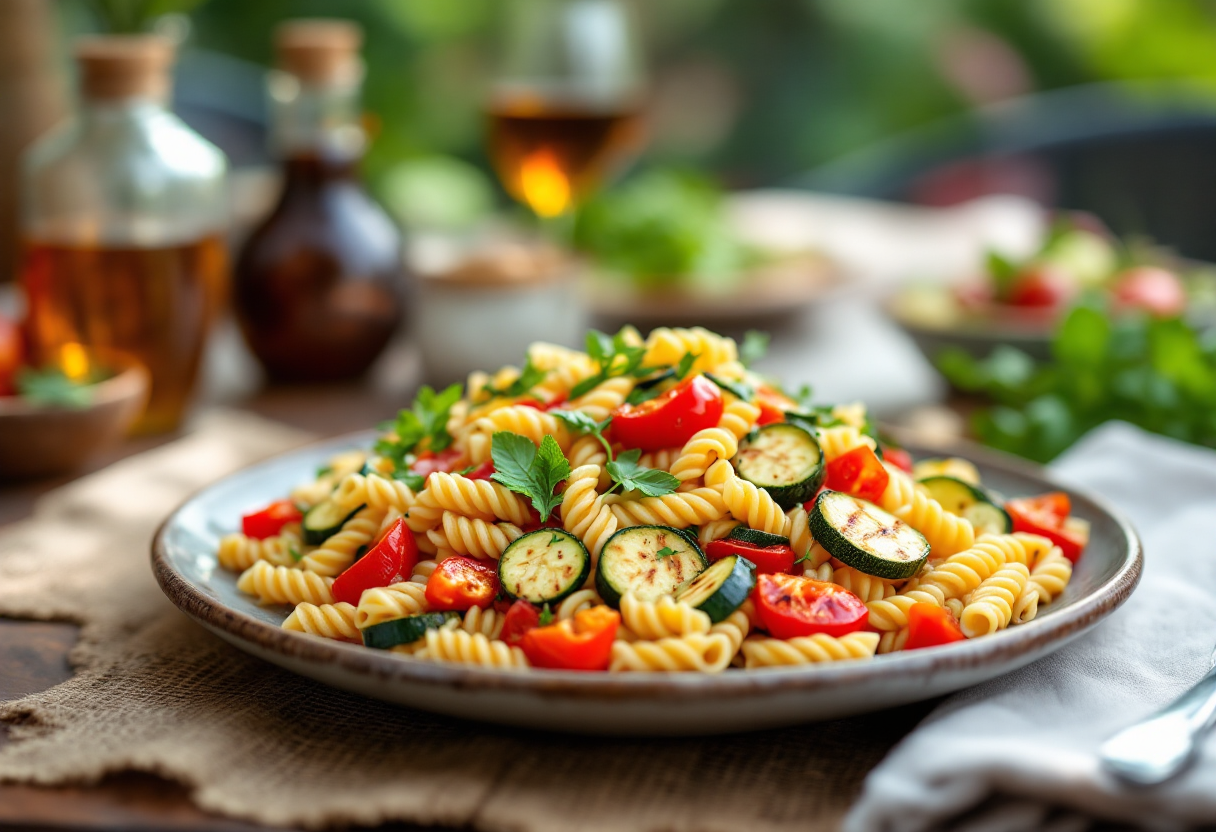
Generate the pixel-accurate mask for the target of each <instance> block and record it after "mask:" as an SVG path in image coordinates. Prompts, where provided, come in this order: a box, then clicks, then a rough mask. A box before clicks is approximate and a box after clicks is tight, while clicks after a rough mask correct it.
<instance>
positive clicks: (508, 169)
mask: <svg viewBox="0 0 1216 832" xmlns="http://www.w3.org/2000/svg"><path fill="white" fill-rule="evenodd" d="M489 116H490V125H489V143H490V157H491V159H492V161H493V163H494V168H495V170H496V172H497V173H498V177H499V179H500V180H501V181H502V183H503V186H504V187H505V188H506V189H507V192H508V193H509V194H510V195H511V196H512V197H514V198H515V199H516V200H518V201H520V202H522V203H524V204H525V205H527V206H529V207H530V208H531V209H532V210H533V211H535V212H536V213H537V214H538V215H540V216H542V217H555V216H558V215H559V214H562V213H564V212H565V211H566V210H567V209H568V208H570V206H571V205H573V204H574V203H576V202H578V200H579V199H580V198H581V197H583V196H584V195H586V193H587V192H588V191H590V190H592V189H594V188H595V187H596V186H597V185H598V184H599V182H600V181H601V180H602V179H603V178H604V177H605V176H607V175H609V174H610V173H612V172H613V170H614V169H615V168H616V167H618V166H620V165H621V164H623V163H624V162H625V161H627V160H628V158H629V157H630V156H632V155H633V154H634V153H635V152H636V151H637V149H638V147H639V145H640V144H641V139H642V119H641V115H640V111H639V108H638V107H637V106H636V104H628V105H620V106H617V107H613V108H595V107H587V106H579V105H577V104H575V103H572V102H568V101H563V102H557V101H553V102H547V101H544V100H543V99H538V98H536V97H532V96H518V97H511V98H500V99H497V100H495V101H493V102H492V103H491V106H490V108H489Z"/></svg>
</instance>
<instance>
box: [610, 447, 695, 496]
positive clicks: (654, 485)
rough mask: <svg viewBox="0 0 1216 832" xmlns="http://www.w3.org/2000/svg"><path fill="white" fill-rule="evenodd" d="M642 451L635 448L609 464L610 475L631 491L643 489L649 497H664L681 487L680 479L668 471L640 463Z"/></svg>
mask: <svg viewBox="0 0 1216 832" xmlns="http://www.w3.org/2000/svg"><path fill="white" fill-rule="evenodd" d="M641 456H642V451H641V450H640V449H638V448H634V449H633V450H631V451H626V452H625V453H623V454H621V455H620V456H618V457H617V458H616V459H615V460H613V461H612V462H609V463H608V465H607V469H608V475H609V476H611V477H612V479H613V480H615V481H616V482H617V483H618V484H619V485H621V486H623V487H624V488H626V489H628V490H631V491H641V492H642V493H643V494H645V495H646V496H647V497H662V496H663V495H664V494H671V493H672V492H673V491H675V490H676V489H677V488H679V487H680V481H679V480H678V479H676V478H675V477H674V476H672V475H671V474H669V473H667V472H666V471H659V470H657V469H654V468H643V467H642V466H640V465H638V459H640V458H641Z"/></svg>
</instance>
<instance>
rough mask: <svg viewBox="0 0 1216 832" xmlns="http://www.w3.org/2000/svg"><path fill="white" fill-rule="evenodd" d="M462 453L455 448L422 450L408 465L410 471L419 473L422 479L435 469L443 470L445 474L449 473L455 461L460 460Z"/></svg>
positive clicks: (454, 465)
mask: <svg viewBox="0 0 1216 832" xmlns="http://www.w3.org/2000/svg"><path fill="white" fill-rule="evenodd" d="M462 453H463V452H462V451H458V450H456V449H455V448H448V449H447V450H446V451H440V452H439V453H433V452H432V451H423V452H422V453H420V454H418V458H417V459H416V460H414V464H413V465H411V466H410V471H412V472H413V473H415V474H419V475H421V476H422V477H423V479H425V478H426V477H429V476H430V475H431V474H433V473H435V472H436V471H443V472H444V473H445V474H448V473H451V472H452V470H453V469H454V468H455V467H456V463H457V462H459V461H460V457H461V455H462Z"/></svg>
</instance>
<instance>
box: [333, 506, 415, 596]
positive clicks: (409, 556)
mask: <svg viewBox="0 0 1216 832" xmlns="http://www.w3.org/2000/svg"><path fill="white" fill-rule="evenodd" d="M417 563H418V543H417V541H415V540H414V533H413V532H411V531H410V529H409V527H408V526H406V525H405V518H404V517H402V518H400V519H399V520H397V522H396V523H394V524H393V525H392V526H390V527H389V530H388V531H387V532H385V533H384V535H383V536H382V537H381V538H380V540H379V541H377V542H376V545H375V546H373V547H372V549H371V551H370V552H368V553H367V554H366V555H364V556H363V557H361V558H359V559H358V560H357V561H355V562H354V564H352V565H351V566H350V568H348V569H347V570H346V571H345V572H343V573H342V574H341V575H339V576H338V578H337V580H335V581H334V585H333V587H332V588H331V592H333V596H334V600H335V601H345V602H346V603H348V604H358V603H359V598H361V597H362V595H363V592H364V590H367V589H375V588H376V587H380V586H388V585H389V584H395V583H397V582H398V581H400V580H402V579H403V578H405V577H406V576H407V575H409V574H410V573H411V572H413V571H414V566H415V565H416V564H417Z"/></svg>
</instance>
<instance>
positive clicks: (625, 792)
mask: <svg viewBox="0 0 1216 832" xmlns="http://www.w3.org/2000/svg"><path fill="white" fill-rule="evenodd" d="M304 439H305V437H304V436H303V435H301V434H300V433H298V432H296V431H293V430H291V429H288V428H285V427H282V426H278V425H274V424H271V423H268V422H265V421H262V420H259V419H257V418H255V417H252V416H247V415H240V414H217V415H213V416H211V417H209V418H208V419H206V420H205V421H204V422H203V423H202V425H201V426H200V428H199V430H198V431H197V432H195V433H193V434H192V435H190V436H189V437H187V438H185V439H182V440H180V441H178V442H176V443H174V444H172V445H167V446H165V447H163V448H160V449H158V450H155V451H151V452H149V453H146V454H144V455H142V456H139V457H134V458H131V459H129V460H126V461H124V462H122V463H119V464H117V465H115V466H113V467H111V468H109V469H107V470H105V471H102V472H100V473H98V474H95V475H93V476H90V477H87V478H85V479H82V480H80V481H78V482H76V483H74V484H72V485H70V486H67V487H65V488H63V489H61V490H59V491H58V492H55V493H53V494H51V495H49V496H48V497H46V498H45V499H44V500H43V501H42V503H40V504H39V506H38V509H37V511H36V513H35V517H34V518H33V519H32V520H29V521H26V522H24V523H20V524H17V525H14V526H11V527H9V528H8V529H6V530H5V531H4V532H3V534H0V614H2V615H6V616H9V617H15V618H34V619H53V620H64V621H73V622H77V623H79V624H80V625H81V626H82V632H81V638H80V642H79V644H78V645H77V647H76V648H75V649H74V650H73V651H72V654H71V657H70V659H71V662H72V664H73V666H74V667H75V668H76V670H77V675H76V677H75V678H73V679H71V680H69V681H68V682H65V683H64V684H61V685H58V686H56V687H54V688H52V689H50V690H48V691H45V692H43V693H38V694H35V695H33V696H28V697H26V698H24V699H20V700H17V701H15V702H10V703H6V704H3V705H0V720H3V721H5V722H7V723H9V724H10V725H11V726H13V727H12V729H11V739H12V741H11V742H10V743H9V744H8V745H7V746H6V747H4V748H3V749H0V781H8V782H25V783H40V784H61V783H68V782H73V783H80V782H86V783H87V782H95V781H97V780H98V779H100V778H101V777H103V776H104V775H106V774H110V773H114V772H120V771H129V770H135V771H141V772H149V773H153V774H158V775H161V776H164V777H166V778H170V779H172V780H176V781H178V782H180V783H182V784H184V785H185V786H186V787H187V788H188V789H189V790H190V793H191V796H192V799H193V800H194V801H195V802H196V803H197V804H198V805H199V806H200V807H202V808H204V809H207V810H211V811H214V812H218V813H222V814H226V815H231V816H234V817H239V818H245V819H249V820H253V821H259V822H262V823H268V824H282V825H299V826H306V827H320V826H326V825H333V824H342V823H362V824H375V823H379V822H382V821H388V820H403V821H411V822H415V823H423V824H442V825H446V826H465V827H470V828H474V829H479V830H535V832H549V831H550V830H552V831H553V832H558V831H559V830H560V831H561V832H565V830H569V829H572V828H578V829H586V830H603V831H604V832H609V831H610V830H611V832H617V830H621V832H624V831H625V830H630V832H636V831H637V830H642V831H643V832H644V831H645V830H655V831H656V832H658V830H739V829H748V830H785V829H808V828H814V827H834V826H835V825H836V822H837V821H838V819H839V818H840V816H841V815H842V814H843V813H844V811H845V810H846V809H847V807H848V805H849V803H850V802H851V801H852V799H853V797H854V795H855V794H856V793H857V791H858V789H859V787H860V784H861V779H862V777H863V776H864V774H865V773H866V772H867V771H868V770H869V769H870V768H871V767H872V766H873V765H875V764H876V763H877V762H878V760H879V759H880V758H881V757H882V755H883V754H884V753H886V751H887V750H888V748H889V747H890V746H891V745H892V744H893V743H894V742H895V741H896V740H897V739H898V738H899V737H900V736H902V735H903V733H905V732H906V731H907V730H908V729H909V728H910V727H911V725H912V724H913V722H914V721H915V719H916V718H917V717H918V716H919V715H920V714H921V713H923V708H917V709H913V710H903V711H899V710H897V711H889V712H885V713H882V714H877V715H871V716H866V717H858V718H855V719H850V720H842V721H838V722H834V723H827V724H822V725H810V726H805V727H801V728H797V729H788V730H779V731H768V732H763V733H756V734H748V735H736V736H728V737H712V738H708V739H676V740H672V739H664V740H638V739H602V738H585V737H569V736H559V735H551V734H544V733H538V732H534V731H525V730H510V729H502V728H496V727H493V726H487V725H479V724H474V723H469V722H461V721H457V720H451V719H446V718H441V717H435V716H431V715H429V714H425V713H421V712H418V711H410V710H406V709H402V708H396V707H391V706H388V705H383V704H380V703H378V702H375V701H372V700H368V699H363V698H361V697H358V696H355V695H352V694H346V693H342V692H339V691H335V690H332V689H330V688H327V687H324V686H322V685H320V684H317V683H315V682H312V681H309V680H307V679H302V678H299V677H296V676H293V675H291V674H289V673H287V672H285V671H282V670H279V669H278V668H275V667H273V666H271V665H268V664H265V663H263V662H260V661H258V660H255V659H252V658H250V657H248V656H246V655H244V654H243V653H241V652H239V651H237V650H236V649H234V648H232V647H230V646H228V645H227V644H226V643H224V642H222V641H220V640H219V639H217V638H215V637H214V636H212V635H211V634H209V633H207V632H206V631H204V630H203V629H202V628H200V627H198V626H197V625H195V624H194V623H193V622H191V621H190V620H189V619H187V618H186V617H185V615H183V614H182V613H180V612H178V610H177V609H176V608H175V607H173V606H172V605H170V604H169V602H168V601H167V600H166V599H165V597H164V596H163V595H162V594H161V592H160V590H159V588H158V587H157V586H156V583H155V581H154V580H153V578H152V574H151V569H150V567H149V560H148V544H149V540H150V539H151V536H152V533H153V532H154V530H155V528H156V526H157V524H158V523H159V522H160V521H161V520H162V519H163V518H164V517H165V515H166V514H167V513H168V512H169V511H171V510H172V509H173V508H174V506H176V505H177V504H178V503H179V502H180V501H181V500H182V499H183V498H185V497H186V496H187V495H188V494H189V493H191V492H192V491H194V490H195V489H197V488H199V487H200V486H202V485H205V484H206V483H208V482H211V481H212V480H214V479H216V478H217V477H220V476H222V475H224V474H226V473H228V472H229V471H232V470H234V469H236V468H238V467H240V466H242V465H245V464H248V463H250V462H252V461H255V460H257V459H259V458H262V457H265V456H268V455H271V454H274V453H278V452H280V451H283V450H286V449H287V448H290V447H292V446H295V445H298V444H300V443H301V442H302V441H303V440H304Z"/></svg>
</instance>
